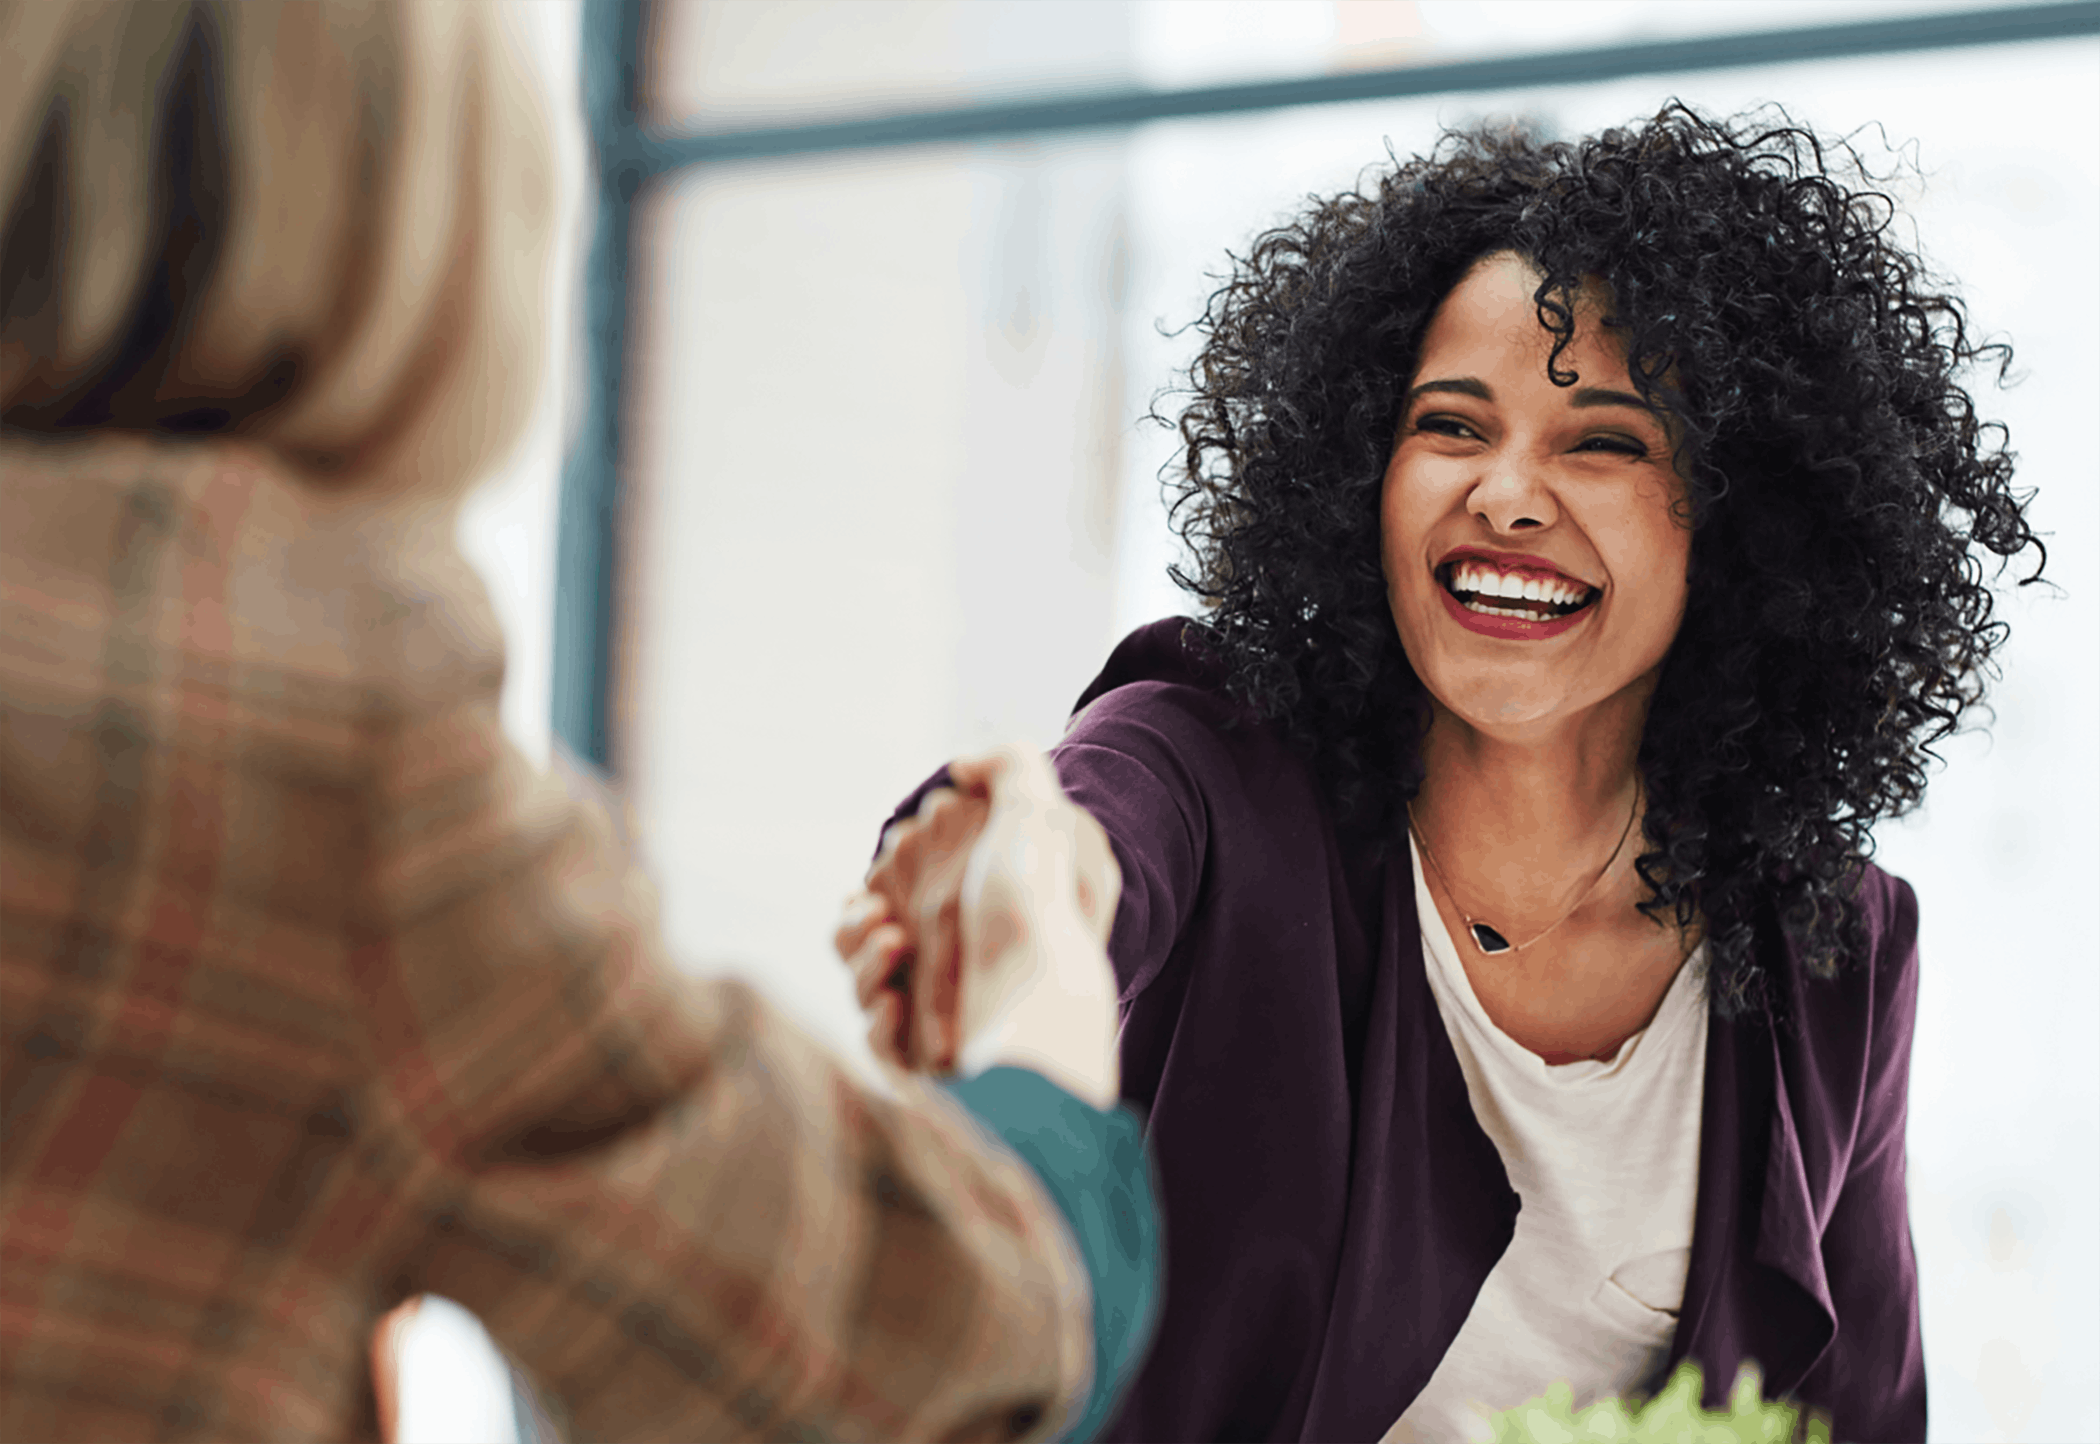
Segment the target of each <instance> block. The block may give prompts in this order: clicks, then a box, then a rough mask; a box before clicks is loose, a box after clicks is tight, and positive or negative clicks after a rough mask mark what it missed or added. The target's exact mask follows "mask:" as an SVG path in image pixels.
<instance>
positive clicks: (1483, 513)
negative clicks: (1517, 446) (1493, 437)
mask: <svg viewBox="0 0 2100 1444" xmlns="http://www.w3.org/2000/svg"><path fill="white" fill-rule="evenodd" d="M1466 503H1467V509H1468V510H1469V511H1471V512H1472V513H1473V515H1475V516H1477V517H1479V518H1480V519H1481V520H1482V521H1484V522H1486V523H1487V524H1488V526H1489V527H1490V528H1491V529H1493V530H1494V531H1497V532H1521V531H1536V530H1538V529H1539V528H1541V527H1548V526H1551V525H1553V523H1554V522H1555V521H1557V520H1559V519H1560V508H1559V506H1558V505H1557V504H1556V503H1555V502H1554V499H1553V489H1552V488H1551V487H1550V486H1548V485H1547V484H1546V482H1545V480H1544V472H1543V471H1542V469H1541V468H1540V467H1539V466H1537V465H1536V464H1534V463H1532V462H1529V461H1528V460H1527V459H1526V458H1524V457H1522V456H1518V455H1515V454H1512V453H1508V452H1503V453H1500V454H1497V455H1494V456H1491V457H1489V458H1488V459H1487V463H1486V467H1485V469H1484V470H1483V471H1482V472H1481V474H1480V478H1479V480H1478V481H1476V482H1475V483H1474V485H1473V491H1472V494H1471V495H1470V496H1468V497H1467V498H1466Z"/></svg>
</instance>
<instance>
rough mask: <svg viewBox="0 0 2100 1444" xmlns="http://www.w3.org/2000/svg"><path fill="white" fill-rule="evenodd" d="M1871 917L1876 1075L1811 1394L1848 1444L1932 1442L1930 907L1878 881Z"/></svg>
mask: <svg viewBox="0 0 2100 1444" xmlns="http://www.w3.org/2000/svg"><path fill="white" fill-rule="evenodd" d="M1876 880H1877V883H1878V884H1879V886H1878V887H1877V889H1876V894H1877V895H1876V896H1875V897H1873V898H1872V899H1870V906H1872V907H1874V908H1875V909H1876V912H1877V914H1878V916H1877V917H1876V918H1875V919H1874V921H1876V922H1878V924H1879V926H1878V927H1877V928H1876V932H1877V933H1878V934H1879V943H1880V945H1879V947H1878V948H1877V950H1876V956H1875V959H1874V966H1873V969H1872V973H1871V978H1872V985H1873V990H1874V997H1873V1005H1872V1007H1871V1009H1870V1010H1869V1013H1868V1016H1869V1018H1870V1020H1871V1023H1870V1027H1871V1036H1870V1038H1869V1041H1868V1054H1867V1059H1868V1062H1867V1069H1866V1075H1865V1079H1864V1087H1863V1096H1862V1099H1861V1106H1860V1112H1859V1118H1860V1125H1859V1129H1858V1132H1857V1134H1856V1135H1855V1137H1854V1140H1853V1145H1852V1156H1851V1162H1850V1165H1849V1167H1848V1168H1847V1170H1846V1175H1845V1182H1844V1185H1843V1187H1842V1188H1841V1189H1840V1190H1839V1192H1838V1195H1837V1199H1836V1202H1835V1204H1834V1205H1833V1207H1832V1210H1831V1215H1830V1220H1829V1223H1828V1224H1827V1225H1826V1226H1825V1228H1824V1231H1823V1247H1822V1254H1823V1264H1824V1269H1825V1272H1826V1275H1827V1277H1828V1279H1829V1282H1830V1294H1831V1302H1832V1305H1833V1307H1834V1309H1835V1312H1836V1314H1837V1320H1838V1333H1837V1336H1836V1338H1835V1339H1834V1340H1833V1346H1832V1347H1831V1348H1830V1349H1829V1350H1828V1351H1827V1352H1826V1353H1825V1355H1824V1358H1823V1360H1822V1361H1821V1362H1820V1363H1819V1364H1818V1365H1817V1366H1816V1368H1815V1370H1814V1371H1813V1372H1812V1373H1811V1375H1810V1377H1809V1378H1807V1379H1805V1380H1804V1381H1803V1382H1802V1386H1801V1393H1802V1394H1803V1395H1804V1396H1805V1397H1809V1398H1828V1399H1832V1400H1843V1401H1844V1403H1843V1404H1842V1405H1841V1406H1840V1407H1839V1412H1838V1414H1837V1417H1836V1418H1835V1420H1834V1421H1833V1423H1834V1427H1835V1429H1836V1430H1837V1433H1838V1434H1839V1436H1841V1437H1843V1438H1845V1439H1848V1440H1859V1441H1863V1444H1864V1441H1869V1440H1891V1441H1896V1440H1911V1441H1915V1440H1919V1439H1923V1438H1924V1437H1925V1357H1924V1349H1923V1344H1922V1341H1921V1336H1920V1332H1919V1305H1918V1262H1917V1253H1916V1250H1915V1248H1914V1247H1913V1245H1912V1241H1911V1230H1910V1203H1909V1195H1908V1191H1907V1189H1906V1186H1905V1182H1904V1177H1905V1162H1906V1154H1905V1149H1904V1132H1905V1128H1906V1126H1907V1124H1908V1121H1909V1115H1910V1107H1909V1098H1910V1055H1911V1037H1912V1033H1913V1031H1914V1029H1915V1026H1916V1023H1917V1014H1918V900H1917V896H1916V894H1915V893H1913V892H1912V890H1911V888H1910V885H1909V884H1908V883H1906V882H1904V881H1903V880H1902V879H1901V878H1896V877H1890V876H1888V875H1886V874H1877V875H1876Z"/></svg>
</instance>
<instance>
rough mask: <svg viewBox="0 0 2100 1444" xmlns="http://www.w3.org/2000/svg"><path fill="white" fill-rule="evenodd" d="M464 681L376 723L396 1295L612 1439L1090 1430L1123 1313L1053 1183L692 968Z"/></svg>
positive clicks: (576, 804)
mask: <svg viewBox="0 0 2100 1444" xmlns="http://www.w3.org/2000/svg"><path fill="white" fill-rule="evenodd" d="M452 600H453V601H456V598H455V599H452ZM449 604H450V603H449V602H448V605H449ZM421 621H422V623H425V624H430V625H419V624H418V622H416V621H415V620H410V621H408V622H406V623H404V627H405V629H406V630H407V631H412V632H417V633H418V636H419V637H420V642H421V643H422V644H431V643H433V641H434V640H438V639H441V636H442V633H443V632H444V631H445V628H443V627H442V626H438V625H435V622H436V619H434V618H430V617H427V616H426V617H424V618H422V619H421ZM441 650H442V649H441ZM425 661H426V670H425V671H424V672H423V674H422V675H423V677H424V678H425V679H426V681H427V679H428V678H429V677H430V676H431V675H432V674H431V673H430V672H429V671H428V670H427V663H428V661H429V658H428V657H427V656H426V658H425ZM439 661H440V665H442V659H439ZM464 673H465V674H472V675H477V676H479V677H480V678H481V681H480V682H479V683H477V684H475V685H473V686H470V687H466V688H463V689H461V690H459V691H458V692H457V693H456V694H454V696H453V697H452V698H451V699H450V700H449V701H448V700H446V699H445V698H443V697H435V698H432V699H431V700H430V702H429V704H428V705H423V706H419V707H417V708H415V709H414V710H413V711H412V712H411V713H410V714H409V715H405V716H401V717H399V718H397V719H395V720H393V721H392V722H391V723H387V724H384V725H381V724H378V723H375V725H374V727H373V729H372V731H373V736H374V741H373V746H372V754H371V755H372V757H373V771H372V775H371V777H370V780H369V784H368V786H367V789H366V790H367V793H368V795H369V799H370V805H369V807H368V809H367V826H368V828H369V832H370V837H371V850H372V854H373V856H374V858H375V867H374V871H373V874H372V876H371V878H370V880H369V884H368V886H367V887H366V888H364V889H363V894H364V903H363V905H362V907H361V909H360V915H359V916H358V917H357V918H355V919H354V920H353V924H352V925H353V930H354V933H355V936H356V939H357V941H356V943H355V946H354V948H353V951H352V956H351V957H350V959H349V971H350V975H351V977H352V979H353V986H354V990H355V994H356V996H357V998H358V1000H359V1003H360V1006H361V1007H362V1009H363V1011H364V1015H365V1026H366V1036H368V1037H369V1039H370V1040H371V1049H372V1053H373V1058H372V1067H373V1069H374V1071H375V1073H376V1075H377V1080H378V1081H377V1082H376V1083H375V1085H374V1086H372V1087H371V1088H370V1089H369V1090H367V1093H366V1095H365V1096H364V1097H362V1098H360V1099H359V1100H358V1101H357V1103H356V1104H355V1105H354V1106H355V1108H356V1109H357V1110H358V1112H359V1114H360V1116H361V1118H360V1121H361V1122H362V1123H364V1124H365V1125H367V1128H368V1131H369V1133H370V1135H371V1136H372V1137H373V1139H374V1140H375V1141H374V1142H373V1143H372V1144H371V1145H370V1150H369V1151H370V1157H369V1159H368V1160H367V1164H366V1167H365V1169H364V1172H365V1173H366V1174H367V1175H368V1177H369V1179H370V1199H369V1209H368V1214H369V1217H368V1223H367V1225H366V1226H367V1227H369V1228H370V1229H371V1230H373V1231H375V1232H376V1233H377V1234H378V1235H379V1236H381V1237H382V1238H384V1239H385V1240H386V1242H385V1244H384V1246H383V1247H382V1248H381V1251H380V1254H379V1258H380V1260H381V1268H382V1278H381V1280H380V1283H381V1286H382V1288H383V1289H384V1290H385V1291H387V1292H390V1293H392V1294H395V1295H396V1296H398V1295H400V1294H404V1293H415V1292H419V1291H429V1292H437V1293H442V1294H445V1295H447V1296H449V1297H452V1298H454V1299H457V1300H459V1301H460V1302H461V1303H463V1304H464V1305H466V1306H467V1307H468V1308H470V1309H472V1310H474V1311H475V1312H476V1313H477V1314H479V1315H480V1316H481V1318H482V1319H483V1320H484V1321H485V1323H486V1324H487V1325H488V1327H489V1330H490V1332H491V1333H492V1334H493V1335H494V1337H495V1338H496V1339H497V1341H498V1342H499V1343H500V1344H501V1345H502V1346H503V1347H504V1348H505V1349H506V1350H507V1351H508V1352H509V1353H510V1354H511V1355H512V1356H513V1357H515V1358H516V1359H517V1360H518V1361H520V1363H521V1364H523V1365H524V1366H525V1367H526V1368H527V1370H528V1371H529V1372H530V1374H531V1376H532V1377H533V1379H534V1380H535V1382H536V1383H537V1385H538V1386H539V1388H540V1390H541V1391H542V1393H543V1395H544V1397H545V1398H546V1399H547V1401H548V1402H549V1403H550V1404H551V1405H552V1406H554V1408H555V1409H556V1410H557V1411H558V1412H559V1413H561V1414H562V1415H563V1416H564V1417H565V1423H566V1428H567V1429H568V1430H569V1431H570V1432H571V1433H572V1435H573V1436H574V1437H579V1438H617V1439H644V1438H674V1439H695V1438H705V1439H729V1438H742V1437H750V1438H761V1437H763V1438H780V1437H820V1436H821V1437H830V1438H872V1437H883V1438H956V1439H964V1438H984V1439H1009V1438H1024V1437H1038V1436H1049V1435H1051V1434H1053V1433H1056V1432H1058V1431H1060V1430H1061V1429H1063V1428H1064V1427H1066V1426H1067V1425H1068V1424H1069V1423H1071V1421H1072V1420H1073V1418H1074V1417H1075V1411H1076V1410H1077V1409H1079V1408H1080V1407H1081V1406H1082V1405H1083V1402H1084V1401H1085V1400H1086V1399H1087V1398H1088V1397H1089V1390H1088V1385H1089V1380H1090V1376H1091V1369H1090V1364H1091V1359H1092V1354H1093V1348H1092V1343H1091V1340H1092V1336H1093V1334H1094V1332H1095V1328H1094V1318H1093V1314H1094V1306H1093V1300H1092V1298H1091V1293H1090V1289H1089V1285H1088V1270H1087V1269H1086V1267H1085V1265H1084V1262H1083V1260H1082V1258H1081V1256H1080V1254H1079V1252H1078V1251H1077V1250H1076V1249H1075V1246H1074V1243H1073V1240H1072V1237H1071V1235H1070V1233H1069V1232H1068V1227H1067V1225H1066V1223H1065V1220H1064V1218H1063V1216H1062V1211H1061V1210H1060V1208H1059V1205H1058V1203H1057V1201H1056V1200H1055V1199H1054V1197H1053V1196H1052V1194H1051V1193H1050V1192H1047V1191H1046V1189H1045V1186H1044V1184H1043V1183H1042V1182H1041V1181H1040V1179H1039V1177H1038V1175H1037V1173H1036V1171H1035V1170H1034V1169H1032V1168H1030V1167H1029V1166H1027V1165H1026V1164H1024V1163H1022V1162H1021V1161H1020V1160H1019V1159H1017V1158H1016V1157H1015V1156H1014V1155H1013V1154H1012V1153H1011V1152H1009V1151H1008V1150H1007V1149H1005V1148H1003V1147H1000V1146H998V1145H997V1144H995V1143H994V1142H992V1141H991V1140H990V1139H988V1138H987V1137H986V1135H985V1132H984V1130H983V1128H982V1126H981V1125H980V1123H979V1122H978V1121H977V1119H976V1117H974V1116H973V1114H972V1113H971V1112H970V1111H969V1110H968V1109H967V1108H966V1107H964V1106H960V1105H959V1104H958V1103H957V1101H956V1100H954V1099H953V1098H951V1097H949V1096H948V1095H947V1094H946V1093H944V1092H943V1091H942V1090H940V1089H938V1088H937V1087H933V1086H931V1085H926V1084H918V1083H912V1082H906V1083H905V1084H904V1085H903V1086H902V1088H901V1089H900V1093H901V1097H900V1098H899V1099H897V1100H895V1101H891V1100H885V1099H884V1098H882V1097H879V1096H876V1095H874V1094H871V1093H870V1092H868V1091H867V1090H865V1089H863V1088H862V1087H861V1086H859V1085H858V1084H856V1083H855V1082H854V1081H853V1080H852V1078H851V1077H850V1076H849V1075H847V1074H846V1073H845V1072H843V1071H842V1070H841V1069H840V1067H839V1066H838V1065H837V1063H836V1062H835V1061H834V1060H833V1059H832V1058H831V1057H830V1056H828V1055H827V1054H826V1053H825V1052H824V1051H823V1050H822V1049H820V1048H819V1047H817V1046H816V1045H814V1044H813V1043H812V1042H810V1041H809V1040H808V1039H807V1038H805V1037H803V1036H802V1035H801V1034H800V1033H798V1032H797V1031H796V1030H795V1029H794V1028H793V1027H792V1026H790V1025H789V1024H788V1023H787V1022H786V1021H785V1020H784V1019H782V1017H781V1016H780V1015H779V1014H778V1013H777V1012H776V1011H775V1010H774V1009H772V1008H771V1007H770V1006H768V1005H767V1004H766V1003H765V1002H764V1001H763V1000H762V999H760V998H759V997H758V996H757V995H756V994H755V993H753V992H752V991H751V990H750V989H749V988H747V987H745V986H743V985H741V984H737V983H731V982H716V983H708V984H694V983H692V982H690V981H688V980H685V979H682V978H680V977H678V976H677V975H676V974H675V973H674V972H673V970H672V969H671V968H670V967H669V966H668V965H667V964H666V962H665V960H664V958H663V955H662V951H661V946H660V943H659V941H658V937H657V932H656V927H655V922H654V903H653V896H652V893H651V890H650V889H649V887H648V885H647V883H646V882H645V880H644V879H643V878H642V877H641V876H640V874H639V873H638V872H637V871H636V870H635V869H634V868H633V867H631V866H630V865H629V864H628V863H627V862H626V861H625V859H624V858H623V856H622V854H621V850H620V849H619V847H618V846H617V844H616V842H615V840H614V837H613V835H612V830H611V828H610V827H609V825H608V822H607V819H606V817H605V816H604V813H603V811H602V809H601V808H600V807H599V806H598V805H597V804H596V803H595V801H594V800H593V799H592V798H591V796H590V795H589V790H588V789H587V788H581V787H573V786H565V785H563V784H562V783H561V782H560V781H559V780H557V779H555V778H551V777H548V776H545V775H536V774H535V773H534V772H533V770H532V769H530V768H529V767H528V766H527V765H525V764H524V763H523V761H522V760H521V759H520V758H519V757H518V756H517V754H516V753H515V752H514V751H513V750H512V749H511V748H509V747H508V746H507V745H506V744H505V742H504V741H503V738H502V735H501V732H500V729H499V726H498V722H497V714H496V694H495V677H496V673H495V672H494V670H493V669H488V668H479V667H468V668H465V669H464ZM439 690H440V691H441V692H442V691H444V690H445V689H439ZM354 1206H358V1205H357V1201H356V1200H349V1201H346V1203H345V1204H344V1207H346V1208H349V1207H354Z"/></svg>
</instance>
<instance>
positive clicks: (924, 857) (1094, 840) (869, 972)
mask: <svg viewBox="0 0 2100 1444" xmlns="http://www.w3.org/2000/svg"><path fill="white" fill-rule="evenodd" d="M950 773H951V776H952V777H953V779H954V783H955V785H954V787H952V788H942V789H939V790H937V791H935V792H933V793H930V794H928V796H927V798H926V800H925V802H924V803H923V804H922V805H921V807H920V809H919V813H918V815H917V816H916V817H913V818H911V819H908V820H906V821H905V822H902V823H899V824H897V825H896V826H895V827H893V828H892V829H891V831H890V834H889V836H888V837H887V838H886V839H885V840H884V845H883V851H882V855H881V856H880V857H879V858H878V859H877V861H876V864H875V867H874V869H873V870H872V871H871V872H870V873H869V876H868V891H866V892H864V893H862V894H860V895H858V896H856V897H855V898H853V899H851V900H849V902H848V904H847V907H846V913H845V916H844V917H843V918H842V920H841V922H840V926H839V929H838V933H837V935H836V937H835V939H834V941H835V943H836V945H837V947H838V950H839V954H840V956H842V957H843V958H845V959H846V961H847V962H848V964H849V965H850V966H851V967H852V969H853V973H854V980H855V984H856V989H857V992H858V994H859V997H860V1002H861V1006H862V1007H863V1009H865V1010H866V1011H867V1012H868V1014H869V1018H870V1029H869V1042H870V1044H871V1045H872V1046H873V1048H874V1050H875V1052H876V1053H877V1054H878V1055H880V1056H882V1057H884V1058H886V1059H888V1060H889V1061H891V1062H892V1063H895V1064H897V1065H899V1066H902V1067H907V1068H914V1069H922V1070H926V1071H930V1072H936V1073H945V1072H948V1071H951V1070H954V1069H955V1068H957V1067H961V1068H962V1069H963V1071H965V1072H976V1071H978V1070H980V1069H982V1068H986V1067H990V1066H993V1065H994V1064H996V1063H1000V1062H1010V1063H1015V1064H1018V1065H1019V1066H1023V1067H1029V1068H1034V1069H1036V1070H1037V1071H1039V1072H1042V1073H1044V1074H1046V1075H1047V1076H1050V1077H1052V1078H1053V1079H1054V1080H1055V1081H1057V1082H1058V1083H1060V1084H1061V1085H1063V1086H1065V1087H1066V1088H1067V1089H1068V1090H1070V1091H1072V1092H1074V1093H1076V1094H1078V1095H1079V1096H1082V1097H1085V1098H1088V1099H1089V1101H1092V1102H1094V1103H1096V1104H1097V1106H1101V1107H1107V1106H1110V1105H1111V1104H1113V1102H1114V1101H1115V1098H1116V1091H1117V1079H1116V1067H1115V1026H1116V1008H1115V981H1114V975H1113V973H1112V972H1111V971H1110V970H1109V967H1108V960H1107V954H1106V943H1107V939H1108V934H1109V930H1110V928H1111V926H1112V925H1113V924H1114V921H1115V908H1116V901H1117V898H1118V896H1119V895H1120V892H1121V874H1120V872H1119V870H1118V869H1117V866H1116V861H1115V854H1114V852H1113V850H1112V849H1111V848H1110V846H1109V842H1108V836H1107V834H1106V833H1105V832H1103V831H1102V829H1101V826H1100V824H1099V823H1097V822H1095V821H1094V819H1093V817H1092V816H1091V815H1089V814H1088V813H1087V812H1086V811H1085V810H1084V809H1082V808H1079V807H1076V806H1074V805H1073V804H1072V802H1071V801H1070V800H1069V799H1067V798H1066V797H1065V795H1064V792H1063V790H1062V789H1061V788H1060V787H1059V786H1058V784H1057V778H1056V775H1055V774H1054V773H1053V772H1052V771H1051V769H1050V765H1049V762H1048V760H1047V759H1046V758H1044V757H1043V755H1042V754H1041V753H1039V752H1036V751H1034V750H1033V749H1027V748H1021V747H1008V748H1003V749H1001V750H1000V751H999V752H996V753H992V754H990V755H988V756H985V757H981V758H973V759H969V760H966V761H962V762H958V763H956V764H955V765H954V766H953V767H952V768H951V769H950Z"/></svg>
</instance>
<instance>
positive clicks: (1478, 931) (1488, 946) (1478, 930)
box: [1466, 923, 1509, 954]
mask: <svg viewBox="0 0 2100 1444" xmlns="http://www.w3.org/2000/svg"><path fill="white" fill-rule="evenodd" d="M1466 931H1467V932H1469V933H1471V934H1472V935H1473V946H1474V947H1476V948H1479V949H1480V951H1482V952H1483V953H1490V954H1492V953H1506V952H1508V951H1509V939H1508V938H1505V937H1504V936H1502V934H1500V933H1498V932H1496V931H1495V930H1494V929H1493V928H1491V927H1489V926H1488V925H1487V924H1486V923H1467V924H1466Z"/></svg>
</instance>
